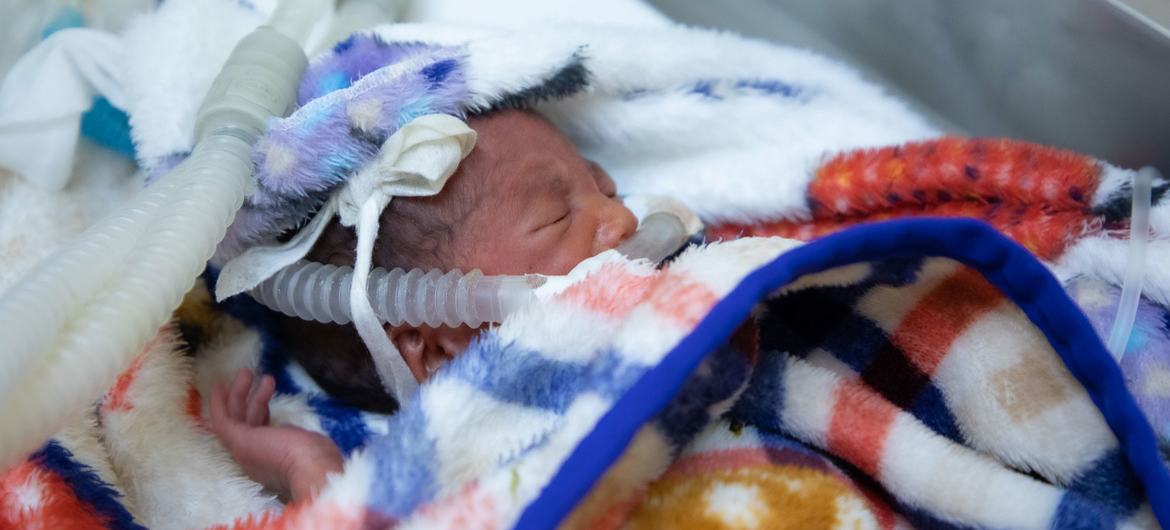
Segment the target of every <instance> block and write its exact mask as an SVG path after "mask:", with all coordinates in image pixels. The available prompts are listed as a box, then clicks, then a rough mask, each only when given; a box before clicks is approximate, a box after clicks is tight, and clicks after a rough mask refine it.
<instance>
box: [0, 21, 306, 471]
mask: <svg viewBox="0 0 1170 530" xmlns="http://www.w3.org/2000/svg"><path fill="white" fill-rule="evenodd" d="M308 1H311V2H317V3H319V1H320V0H308ZM287 3H288V1H287V0H286V4H287ZM277 18H280V17H277ZM303 18H304V17H301V16H299V15H297V16H291V17H287V16H286V17H285V19H286V20H294V21H296V20H302V19H303ZM285 25H286V26H287V27H294V28H295V27H299V26H297V25H296V24H292V23H288V24H285ZM294 31H295V29H294ZM306 62H307V61H306V59H305V56H304V53H303V52H302V51H301V49H300V46H299V45H298V44H297V43H295V42H293V41H290V40H289V39H287V38H285V37H283V36H281V35H279V34H278V32H277V31H274V30H273V29H271V28H267V27H261V28H260V29H258V30H257V31H256V32H254V33H253V34H251V35H249V36H248V37H246V38H245V39H244V40H243V41H242V42H241V43H240V45H239V46H237V48H236V50H235V51H233V53H232V56H231V58H229V60H228V62H227V64H225V66H224V70H223V72H222V73H221V74H220V76H219V78H217V79H216V82H215V84H214V85H213V86H212V89H211V91H210V92H209V94H208V100H207V101H206V102H205V103H204V106H203V108H202V109H201V111H200V116H199V119H198V120H197V131H198V133H197V137H198V138H200V139H201V140H200V141H199V143H198V145H197V147H196V148H195V150H194V152H193V153H192V155H191V156H190V158H189V159H188V161H187V162H186V163H185V164H184V166H183V167H182V168H181V170H177V171H174V172H172V173H170V174H169V175H166V176H164V177H163V178H162V179H160V180H159V181H158V182H156V183H155V184H154V185H152V186H151V187H150V188H149V189H147V190H145V191H144V192H142V193H141V194H140V195H139V196H138V197H136V198H135V199H133V200H132V201H131V202H130V203H129V204H128V205H127V206H125V207H123V208H122V209H120V210H119V211H117V212H116V213H114V214H111V215H110V216H108V217H107V218H106V219H104V220H103V221H101V222H99V223H97V224H96V225H95V226H94V227H92V228H91V229H89V230H87V231H86V232H85V233H84V234H83V235H82V236H80V237H79V238H78V239H77V240H76V241H75V242H74V243H72V244H71V245H70V246H69V247H66V248H65V249H63V250H61V251H59V252H57V253H56V254H54V256H53V257H51V258H50V259H49V260H48V261H46V262H45V264H44V265H43V266H41V267H39V268H38V269H37V270H36V271H35V272H34V273H32V274H31V275H30V276H29V277H28V278H27V279H26V280H25V281H23V282H22V283H21V285H20V286H19V287H16V288H14V289H13V290H12V291H11V292H10V294H8V295H7V296H6V297H5V298H4V299H3V300H0V352H2V353H3V356H2V357H0V424H2V425H4V428H3V429H0V469H3V468H5V467H7V466H8V465H9V464H11V463H13V462H15V461H18V460H19V459H21V458H23V457H24V455H25V454H27V453H28V452H29V451H31V450H33V449H35V448H36V447H37V446H38V445H39V444H41V443H43V442H44V440H45V439H47V438H48V437H49V436H51V435H52V434H53V433H54V432H56V431H57V430H58V429H59V428H60V427H61V426H63V425H64V424H65V422H66V421H68V420H69V418H71V417H73V416H75V415H76V414H77V413H79V411H81V410H84V408H85V407H86V406H88V405H89V404H91V403H93V401H94V400H95V399H97V398H98V397H99V396H101V394H102V392H104V391H105V389H106V388H108V387H109V385H110V384H112V383H113V381H114V379H115V378H116V376H117V374H118V373H119V372H121V371H122V370H123V369H124V368H125V367H126V365H127V364H128V363H129V361H130V359H131V358H133V356H135V355H136V354H138V353H139V352H140V351H141V349H142V347H143V345H144V344H145V343H146V342H147V341H148V340H149V339H150V338H151V337H152V336H153V335H154V334H155V333H156V332H157V330H158V328H159V326H161V325H162V324H163V323H165V322H166V321H167V320H168V319H169V318H170V315H171V312H172V311H173V310H174V308H175V307H177V306H178V304H179V302H180V301H181V299H182V296H183V294H184V293H185V292H186V291H187V290H188V289H190V287H191V285H192V283H193V282H194V279H195V277H196V276H197V275H198V274H199V273H200V272H201V271H202V270H203V267H204V266H205V263H206V261H207V259H208V258H209V257H210V256H211V254H212V252H213V251H214V249H215V246H216V244H218V242H219V240H220V239H221V238H222V237H223V235H224V232H225V231H226V229H227V226H228V224H229V223H230V222H231V220H232V218H233V217H234V215H235V212H236V210H237V209H239V207H240V205H241V204H242V202H243V199H244V196H245V194H246V193H247V192H248V190H250V189H251V187H252V186H253V183H252V179H251V169H252V163H251V157H250V155H251V142H252V141H254V140H255V138H256V137H257V136H258V135H259V133H260V131H261V130H263V127H264V121H265V119H267V118H268V117H270V116H273V115H277V114H282V113H283V112H284V111H285V110H287V109H288V108H289V107H290V106H291V104H292V102H293V98H294V96H295V91H296V81H297V79H298V78H299V77H300V73H301V72H302V71H303V70H304V67H305V65H306Z"/></svg>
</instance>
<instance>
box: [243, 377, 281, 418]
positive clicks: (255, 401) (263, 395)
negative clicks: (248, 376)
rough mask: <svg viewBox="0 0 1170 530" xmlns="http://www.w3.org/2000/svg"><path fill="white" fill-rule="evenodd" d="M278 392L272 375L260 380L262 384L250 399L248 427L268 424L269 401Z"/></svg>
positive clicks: (257, 386)
mask: <svg viewBox="0 0 1170 530" xmlns="http://www.w3.org/2000/svg"><path fill="white" fill-rule="evenodd" d="M275 390H276V380H275V379H273V378H272V376H270V375H266V376H264V377H261V378H260V384H258V385H256V390H254V391H253V392H252V395H251V397H249V398H248V416H247V418H246V420H245V421H247V423H248V425H264V424H266V423H268V400H270V399H272V394H273V392H274V391H275Z"/></svg>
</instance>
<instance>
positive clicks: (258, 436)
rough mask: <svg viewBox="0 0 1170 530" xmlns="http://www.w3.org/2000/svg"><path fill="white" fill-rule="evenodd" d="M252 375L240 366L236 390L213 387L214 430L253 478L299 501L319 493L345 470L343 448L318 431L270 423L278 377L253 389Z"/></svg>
mask: <svg viewBox="0 0 1170 530" xmlns="http://www.w3.org/2000/svg"><path fill="white" fill-rule="evenodd" d="M252 378H253V376H252V372H251V371H250V370H240V372H239V373H238V374H237V375H236V379H235V380H234V381H232V384H231V387H230V388H224V386H223V385H222V384H218V383H217V384H216V385H215V388H213V389H212V392H211V404H210V405H211V406H210V409H211V422H210V425H211V430H212V432H214V433H215V435H216V436H217V437H219V440H220V442H222V443H223V445H224V447H226V448H227V450H228V453H230V454H231V455H232V458H234V459H235V460H236V462H237V463H238V464H239V465H240V467H241V468H242V469H243V470H244V473H246V474H247V475H248V477H249V478H251V479H252V480H255V481H256V482H259V483H260V484H262V485H264V487H266V488H268V489H270V490H272V491H275V492H277V493H279V494H280V495H281V496H282V497H284V498H286V499H291V500H292V501H294V502H295V501H301V500H304V499H308V498H311V497H313V496H315V495H316V494H317V492H318V491H319V490H320V489H321V487H322V486H324V485H325V478H326V475H327V474H329V473H336V472H340V471H341V463H342V458H341V452H340V451H338V449H337V446H336V445H334V444H333V441H332V440H330V439H329V438H327V437H325V436H322V435H320V434H317V433H315V432H310V431H306V430H304V429H301V428H298V427H292V426H288V425H277V426H272V425H268V400H270V399H272V394H273V393H274V392H275V389H276V381H275V380H274V379H273V378H272V376H269V375H266V376H264V377H262V378H261V379H260V383H259V384H257V385H256V388H255V389H254V390H253V389H252Z"/></svg>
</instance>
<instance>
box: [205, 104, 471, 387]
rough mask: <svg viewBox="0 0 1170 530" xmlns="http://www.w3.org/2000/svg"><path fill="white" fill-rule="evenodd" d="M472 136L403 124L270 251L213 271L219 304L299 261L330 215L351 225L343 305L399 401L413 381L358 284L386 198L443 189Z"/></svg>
mask: <svg viewBox="0 0 1170 530" xmlns="http://www.w3.org/2000/svg"><path fill="white" fill-rule="evenodd" d="M475 138H476V136H475V131H473V130H471V128H470V127H468V126H467V124H466V123H463V122H462V121H460V120H459V119H458V118H455V117H453V116H449V115H446V114H428V115H425V116H420V117H418V118H415V119H414V120H411V121H410V122H409V123H407V124H406V125H404V126H402V128H400V129H398V131H397V132H395V133H394V134H393V135H391V136H390V138H387V139H386V141H385V142H384V143H383V144H382V148H381V150H380V151H379V152H378V157H377V158H376V159H374V160H372V161H371V162H370V163H369V164H367V165H366V166H365V167H363V168H362V170H361V171H360V172H358V174H357V175H354V176H353V177H352V178H350V179H349V182H348V183H346V185H345V187H343V188H341V189H340V190H338V191H337V192H336V193H334V194H333V196H332V197H330V199H329V201H327V202H326V203H325V205H324V206H322V207H321V210H320V211H319V212H317V215H316V216H315V217H313V219H312V220H311V221H309V224H307V225H305V227H304V228H303V229H301V231H300V232H298V233H297V234H296V235H295V236H293V238H292V239H290V240H288V242H286V243H284V244H283V245H278V246H257V247H252V248H250V249H248V250H247V251H246V252H244V253H243V254H241V255H239V256H237V257H236V258H234V259H232V260H231V261H229V262H228V263H227V264H226V265H224V267H223V270H222V271H221V272H220V275H219V281H218V282H217V284H216V297H217V298H219V299H220V300H222V299H224V298H227V297H229V296H232V295H235V294H238V293H241V292H244V291H247V290H249V289H252V288H254V287H256V286H257V285H259V284H260V282H263V281H264V280H266V279H268V278H269V277H271V276H272V275H274V274H276V273H277V272H279V271H280V270H281V269H283V268H285V267H287V266H289V265H292V264H293V263H296V262H297V261H298V260H300V259H302V258H304V257H305V255H306V254H308V253H309V250H310V249H312V248H313V245H315V244H316V243H317V239H318V238H320V237H321V234H322V233H323V232H324V231H325V227H326V226H328V225H329V221H330V220H332V219H333V217H334V216H335V215H336V216H340V217H341V224H343V225H345V226H356V230H357V258H356V259H355V260H354V267H353V282H352V283H351V284H350V293H349V302H350V313H352V317H353V323H354V327H356V328H357V331H358V335H360V336H361V338H362V341H363V342H365V344H366V348H368V349H369V350H370V354H371V355H372V356H373V360H374V366H375V368H377V370H378V377H380V378H381V379H382V385H383V386H384V387H385V388H386V390H387V391H388V392H390V394H391V395H393V396H395V397H396V398H397V399H398V401H399V402H400V403H402V404H405V401H406V400H407V399H409V398H410V397H411V396H412V395H413V394H414V390H415V389H416V388H417V387H418V383H417V381H416V380H415V378H414V376H413V375H411V373H410V368H409V367H408V366H407V365H406V360H405V359H403V358H402V355H401V354H400V353H399V351H398V349H397V348H395V347H394V343H393V342H391V341H390V339H389V338H388V337H387V336H386V332H385V331H384V330H383V329H382V323H381V321H380V320H379V319H378V316H377V315H376V314H375V313H374V309H373V307H372V306H371V305H370V300H369V297H368V289H367V287H366V284H367V282H368V279H369V273H370V268H371V263H372V260H373V252H374V241H375V240H376V239H377V237H378V218H379V217H381V215H382V210H384V209H385V208H386V206H387V205H388V204H390V199H391V198H393V197H396V196H397V197H424V196H428V195H435V194H437V193H439V191H440V190H442V189H443V186H444V185H445V184H446V183H447V179H449V178H451V175H453V174H454V173H455V170H456V169H457V168H458V167H459V163H460V162H461V161H462V160H463V158H464V157H466V156H467V155H468V153H470V152H471V149H472V148H473V147H474V146H475Z"/></svg>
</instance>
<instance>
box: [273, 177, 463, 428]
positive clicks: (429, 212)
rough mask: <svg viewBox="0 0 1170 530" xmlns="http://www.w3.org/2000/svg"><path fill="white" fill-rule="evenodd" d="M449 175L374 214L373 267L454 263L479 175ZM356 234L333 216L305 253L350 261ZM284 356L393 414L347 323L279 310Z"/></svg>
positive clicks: (335, 391)
mask: <svg viewBox="0 0 1170 530" xmlns="http://www.w3.org/2000/svg"><path fill="white" fill-rule="evenodd" d="M460 177H461V175H460V173H456V174H455V175H453V176H452V177H451V179H450V181H448V183H447V185H446V187H444V189H443V191H442V192H441V193H439V194H438V195H435V196H431V197H410V198H407V197H399V198H395V199H393V200H391V201H390V205H389V206H387V207H386V210H385V211H383V212H382V216H381V217H380V218H379V226H378V240H377V241H376V242H375V244H374V254H373V261H374V266H376V267H382V268H384V269H387V270H389V269H392V268H395V267H398V268H402V269H406V270H410V269H412V268H415V267H417V268H421V269H424V270H426V269H430V268H438V269H442V270H448V269H452V268H455V266H456V265H455V263H456V262H457V260H458V258H459V255H460V254H459V252H460V249H459V246H460V245H459V242H460V240H461V238H464V237H470V230H467V228H469V227H466V226H465V221H466V220H467V218H468V216H469V215H470V214H471V212H473V211H474V210H475V209H476V208H478V207H479V196H480V195H481V194H479V193H476V191H477V183H476V180H477V179H476V178H474V176H472V177H471V178H460ZM356 244H357V236H356V234H355V233H354V231H353V229H352V228H349V227H346V226H343V225H342V224H341V223H340V222H339V221H338V220H336V219H334V220H333V221H332V222H331V223H330V224H329V226H328V227H326V229H325V232H324V233H323V234H321V238H320V239H318V240H317V244H316V245H315V246H314V247H313V249H312V250H311V251H309V254H308V256H307V258H308V259H310V260H312V261H317V262H320V263H330V264H333V265H347V266H351V267H352V266H353V263H354V258H355V254H356V251H355V246H356ZM275 318H276V325H277V328H278V329H277V331H278V332H279V333H280V335H281V337H283V338H284V339H285V344H284V346H285V348H287V350H288V354H289V355H290V356H291V357H292V358H293V359H295V360H296V361H297V362H298V363H300V365H301V366H302V367H303V368H304V369H305V371H306V372H308V374H309V375H310V376H312V378H313V380H314V381H316V382H317V384H318V385H320V386H321V388H322V389H323V390H325V391H326V392H328V393H329V394H330V395H331V396H332V397H334V398H336V399H338V400H339V401H342V402H344V403H346V404H348V405H351V406H355V407H359V408H362V409H365V410H370V411H376V412H384V413H391V412H394V411H395V410H396V409H397V408H398V405H397V402H396V401H395V400H394V398H393V397H391V396H390V395H389V394H387V393H386V392H385V390H384V389H383V387H382V383H381V380H380V379H379V378H378V373H377V371H376V370H375V368H374V363H373V360H372V359H370V354H369V351H368V350H367V349H366V347H365V344H364V343H363V342H362V340H361V338H360V337H358V334H357V331H356V330H354V328H353V326H351V325H336V324H320V323H317V322H309V321H304V320H300V319H298V318H295V317H287V316H284V315H276V316H275Z"/></svg>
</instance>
